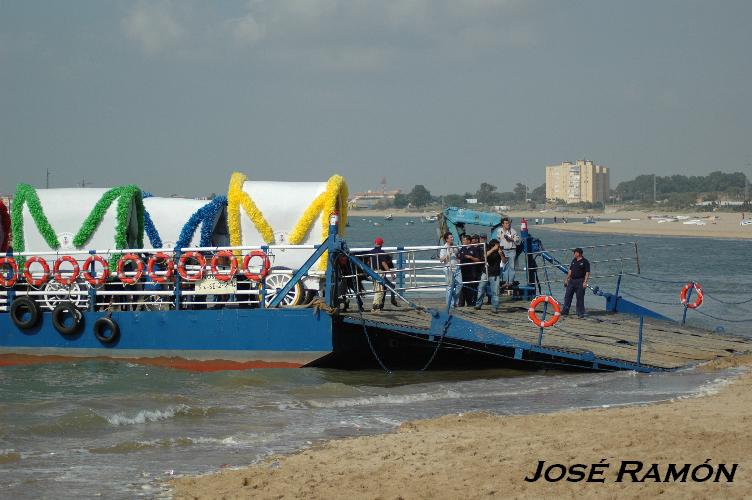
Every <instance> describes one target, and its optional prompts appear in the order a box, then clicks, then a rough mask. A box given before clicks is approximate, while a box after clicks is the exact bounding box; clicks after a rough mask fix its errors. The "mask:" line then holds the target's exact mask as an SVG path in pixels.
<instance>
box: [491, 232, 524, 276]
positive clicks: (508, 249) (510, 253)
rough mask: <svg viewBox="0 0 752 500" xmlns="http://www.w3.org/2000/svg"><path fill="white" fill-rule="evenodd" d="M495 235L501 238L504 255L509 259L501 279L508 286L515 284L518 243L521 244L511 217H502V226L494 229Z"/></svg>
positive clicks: (498, 238) (500, 242)
mask: <svg viewBox="0 0 752 500" xmlns="http://www.w3.org/2000/svg"><path fill="white" fill-rule="evenodd" d="M493 236H494V237H495V238H496V239H497V240H499V244H500V245H501V249H502V250H503V251H504V255H506V256H507V258H508V259H509V265H508V266H507V267H506V269H505V270H504V272H503V273H502V275H501V279H502V280H504V281H506V283H507V286H509V287H511V286H512V285H514V278H515V273H514V261H515V259H516V258H517V245H519V244H520V241H522V240H521V239H520V235H519V234H517V231H515V230H514V228H513V227H512V221H511V219H509V217H504V218H503V219H501V227H499V228H497V229H495V230H494V234H493Z"/></svg>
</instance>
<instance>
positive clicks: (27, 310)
mask: <svg viewBox="0 0 752 500" xmlns="http://www.w3.org/2000/svg"><path fill="white" fill-rule="evenodd" d="M27 314H28V317H26V316H27ZM41 318H42V309H41V308H40V307H39V304H37V303H36V302H35V301H34V300H33V299H32V298H31V297H26V296H24V297H16V300H14V301H13V303H12V304H11V305H10V319H12V320H13V324H15V325H16V326H17V327H18V328H19V329H21V330H29V329H31V328H34V327H35V326H37V323H39V320H40V319H41Z"/></svg>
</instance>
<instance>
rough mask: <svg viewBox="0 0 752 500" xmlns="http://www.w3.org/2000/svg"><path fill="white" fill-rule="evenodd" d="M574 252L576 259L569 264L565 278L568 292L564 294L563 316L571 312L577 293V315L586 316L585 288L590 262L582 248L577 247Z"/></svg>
mask: <svg viewBox="0 0 752 500" xmlns="http://www.w3.org/2000/svg"><path fill="white" fill-rule="evenodd" d="M572 253H573V254H574V259H572V263H571V264H569V272H568V273H567V277H566V278H565V279H564V286H565V287H566V288H567V292H566V294H565V295H564V309H563V310H562V311H561V314H562V316H567V315H568V314H569V308H570V307H571V306H572V296H573V295H577V317H578V318H584V317H585V289H586V288H587V284H588V279H589V278H590V262H589V261H588V260H587V259H586V258H585V257H584V256H583V255H582V253H583V252H582V248H575V249H574V250H573V251H572Z"/></svg>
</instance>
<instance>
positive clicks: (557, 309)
mask: <svg viewBox="0 0 752 500" xmlns="http://www.w3.org/2000/svg"><path fill="white" fill-rule="evenodd" d="M543 302H548V303H549V304H551V307H553V308H554V315H553V317H551V319H549V320H547V321H542V320H541V319H540V318H539V317H538V315H537V314H535V308H536V306H538V305H539V304H542V303H543ZM527 317H528V318H530V321H532V322H533V323H534V324H535V326H537V327H540V328H548V327H549V326H554V325H555V324H556V322H557V321H559V318H560V317H561V306H560V305H559V303H558V302H557V301H556V299H555V298H553V297H552V296H550V295H539V296H537V297H535V298H534V299H533V301H532V302H530V308H529V309H528V310H527Z"/></svg>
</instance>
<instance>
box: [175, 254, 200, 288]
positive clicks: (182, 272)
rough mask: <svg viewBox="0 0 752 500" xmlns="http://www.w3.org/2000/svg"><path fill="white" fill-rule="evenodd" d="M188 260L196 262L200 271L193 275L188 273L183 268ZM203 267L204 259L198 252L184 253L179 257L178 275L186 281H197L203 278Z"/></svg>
mask: <svg viewBox="0 0 752 500" xmlns="http://www.w3.org/2000/svg"><path fill="white" fill-rule="evenodd" d="M190 259H193V260H195V261H197V262H198V265H199V267H200V268H201V269H199V270H198V271H196V272H195V273H189V272H188V270H187V269H186V268H185V264H186V262H188V261H189V260H190ZM204 267H206V259H205V258H204V256H203V255H201V254H200V253H198V252H185V253H184V254H183V255H181V256H180V261H179V262H178V274H179V275H180V277H181V278H183V279H184V280H186V281H198V280H200V279H201V278H203V277H204Z"/></svg>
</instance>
